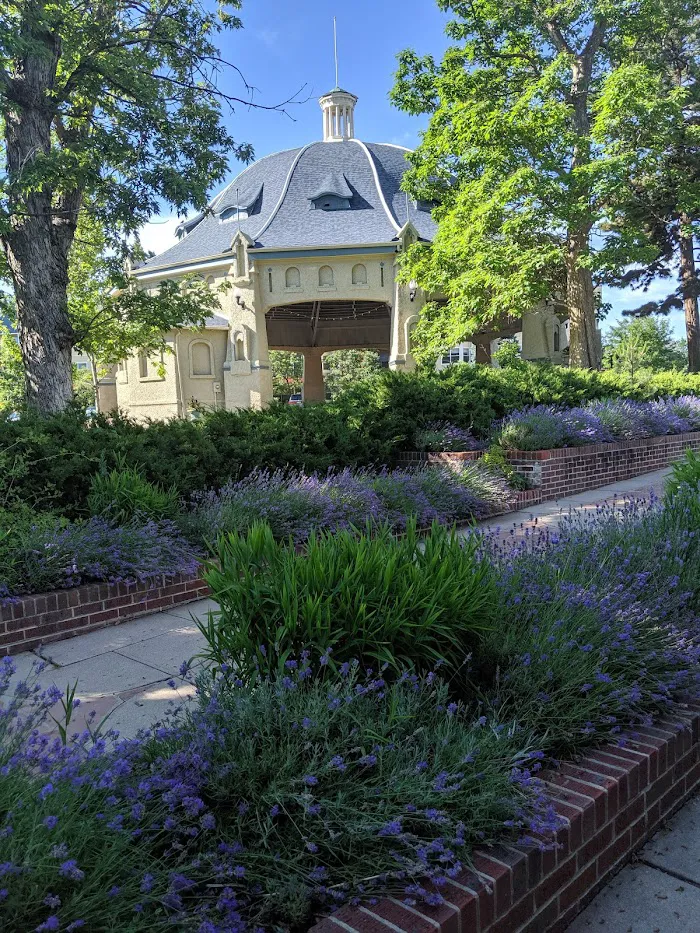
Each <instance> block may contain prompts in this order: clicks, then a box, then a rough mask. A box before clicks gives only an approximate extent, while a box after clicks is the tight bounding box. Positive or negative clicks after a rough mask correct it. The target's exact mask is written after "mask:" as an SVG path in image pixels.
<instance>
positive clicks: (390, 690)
mask: <svg viewBox="0 0 700 933" xmlns="http://www.w3.org/2000/svg"><path fill="white" fill-rule="evenodd" d="M292 661H293V659H290V664H289V669H288V670H287V671H286V672H285V674H284V676H282V675H280V677H277V678H274V679H272V680H271V681H267V682H258V683H257V684H256V685H255V688H254V689H252V690H250V689H248V688H246V687H245V686H244V685H243V684H242V683H241V681H239V680H237V679H235V678H234V677H232V676H231V675H230V674H228V675H224V676H222V677H220V678H219V679H218V680H217V681H215V682H211V681H208V682H207V683H206V684H201V685H200V701H199V704H198V706H197V707H196V708H195V709H192V710H190V711H188V712H187V713H185V714H184V715H181V716H180V717H179V718H176V719H172V720H171V721H170V722H168V723H165V724H162V725H158V726H156V727H155V728H154V729H153V730H151V731H150V732H149V733H147V734H145V735H142V736H141V737H140V738H139V739H137V740H133V741H130V742H123V743H119V744H117V745H116V746H112V745H111V744H110V742H109V741H108V740H105V739H99V740H98V741H97V744H95V745H92V744H91V741H90V734H89V732H85V733H83V734H80V735H77V736H75V737H74V739H72V740H71V741H70V742H69V743H68V744H67V745H63V744H62V743H61V742H60V740H58V739H57V740H52V739H51V738H50V737H48V736H44V735H41V734H40V733H39V732H37V731H36V730H34V731H33V732H31V731H30V729H29V727H28V726H27V725H25V724H24V723H23V722H22V721H21V719H20V713H19V707H20V706H22V705H25V706H26V703H27V693H29V694H31V693H32V691H31V689H30V688H28V687H26V686H25V688H23V689H22V690H21V691H20V699H19V700H18V699H17V698H15V699H14V700H13V701H12V702H11V703H10V706H9V708H8V709H7V710H3V718H2V722H3V723H4V726H2V727H0V728H5V729H6V730H7V729H8V728H9V730H10V731H13V730H14V731H15V732H16V734H17V735H18V736H21V737H22V738H23V739H24V743H23V744H22V745H21V747H20V748H18V747H15V746H14V745H13V746H12V747H11V748H9V749H7V750H6V749H5V747H3V750H2V752H0V871H1V872H2V885H3V887H2V889H1V893H0V925H2V927H3V929H16V930H27V931H30V930H32V931H42V933H43V931H51V930H61V931H78V930H81V929H82V930H103V929H104V930H106V929H112V930H120V931H121V930H128V931H130V933H142V931H146V930H153V929H155V930H161V929H162V930H166V929H188V930H189V929H191V930H193V931H198V933H212V931H214V933H215V931H223V930H226V931H235V933H245V931H250V933H253V931H255V930H258V931H259V930H268V929H269V930H272V929H275V930H281V929H304V928H306V927H308V926H309V925H310V922H311V921H312V919H313V916H314V913H315V912H316V911H318V910H319V909H320V910H330V909H333V908H334V907H335V906H338V905H340V904H343V903H345V902H349V901H354V900H355V899H358V898H360V897H368V896H369V897H371V896H372V895H376V894H380V893H384V892H387V891H389V892H392V893H395V894H397V895H399V896H401V897H402V898H404V899H405V900H406V901H407V902H408V903H409V904H412V903H416V901H418V900H427V901H428V902H429V903H435V902H439V901H440V896H439V894H435V893H431V892H433V891H434V889H433V888H431V889H430V890H429V887H428V884H427V882H428V881H429V880H432V881H433V882H434V884H435V885H437V888H438V890H439V887H440V885H441V884H442V883H443V882H444V879H446V878H450V877H454V876H456V875H457V874H459V872H460V871H461V869H462V865H463V864H464V863H468V861H469V858H470V851H471V848H472V847H473V846H474V845H475V844H477V843H480V844H483V843H488V842H490V841H492V840H495V839H498V838H499V837H502V835H503V834H504V832H505V833H509V834H511V835H512V836H513V838H517V837H518V836H522V837H526V838H531V837H532V835H533V834H537V835H538V837H539V838H540V839H541V841H542V843H543V844H546V840H547V838H551V832H552V831H553V830H554V829H556V828H557V827H558V825H559V821H558V818H557V817H556V815H555V814H554V812H553V810H552V808H551V807H550V805H549V803H548V801H547V799H546V797H545V796H544V793H543V789H542V786H541V784H540V782H539V781H538V779H537V776H536V771H537V770H538V769H539V767H540V766H541V757H542V756H541V754H540V753H539V752H538V751H537V750H536V749H535V748H534V747H533V746H532V745H531V738H530V737H529V736H527V735H525V734H524V733H523V734H520V735H518V736H515V735H514V734H513V733H512V732H511V731H510V730H508V729H505V728H503V727H502V726H501V725H500V724H499V723H497V722H491V721H486V720H483V719H481V718H478V719H474V717H473V716H471V715H470V713H469V711H468V710H466V709H465V708H463V707H462V706H461V705H460V704H458V703H455V702H452V701H451V700H450V698H449V696H448V691H447V687H446V685H445V684H444V683H443V682H442V681H441V680H440V679H439V678H437V677H435V675H434V674H429V675H427V676H426V677H425V678H422V679H419V678H418V677H417V676H416V675H415V674H407V675H405V676H404V677H402V678H399V679H398V680H395V681H394V682H393V683H385V682H384V679H383V676H382V673H381V671H376V670H375V671H374V672H372V671H368V672H366V673H364V672H361V671H360V669H359V668H358V666H357V665H356V664H346V665H344V666H343V668H342V669H341V670H340V671H338V673H337V674H336V675H334V676H330V677H328V676H326V677H324V678H323V679H321V678H319V677H318V676H316V670H312V667H311V665H310V664H309V662H308V655H302V656H301V657H300V658H299V659H298V661H294V663H292ZM321 663H323V662H322V661H321ZM9 669H10V668H9V665H7V664H5V666H4V668H3V671H4V673H3V674H0V691H2V689H3V687H5V686H6V684H7V674H8V671H9ZM51 699H52V698H51V696H47V697H46V698H44V697H38V698H37V699H35V700H34V702H35V703H37V702H38V706H39V708H44V709H45V707H46V705H47V704H48V703H50V702H51ZM8 724H9V725H8ZM36 724H37V720H36V719H35V720H33V721H32V725H36Z"/></svg>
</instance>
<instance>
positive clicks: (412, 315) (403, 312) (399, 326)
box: [389, 267, 425, 372]
mask: <svg viewBox="0 0 700 933" xmlns="http://www.w3.org/2000/svg"><path fill="white" fill-rule="evenodd" d="M394 268H395V272H394V276H395V278H394V301H393V304H392V308H391V344H390V348H389V369H397V370H400V371H401V372H410V371H411V370H413V369H415V368H416V363H415V360H414V359H413V354H412V353H411V348H410V346H409V331H410V328H411V325H412V324H414V323H415V322H416V321H417V319H418V316H419V315H420V312H421V309H422V307H423V305H424V304H425V298H424V296H423V293H422V291H421V290H420V289H417V290H416V294H415V295H414V297H413V301H411V295H410V289H409V287H408V285H402V284H400V283H399V282H397V281H396V267H394Z"/></svg>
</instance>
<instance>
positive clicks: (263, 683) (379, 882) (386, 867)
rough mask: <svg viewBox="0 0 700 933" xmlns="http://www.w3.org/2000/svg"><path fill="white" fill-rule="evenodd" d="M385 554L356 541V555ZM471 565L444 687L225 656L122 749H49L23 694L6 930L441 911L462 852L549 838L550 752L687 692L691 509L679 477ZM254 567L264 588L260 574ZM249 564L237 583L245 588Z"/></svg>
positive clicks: (692, 628) (693, 639)
mask: <svg viewBox="0 0 700 933" xmlns="http://www.w3.org/2000/svg"><path fill="white" fill-rule="evenodd" d="M440 534H442V535H444V534H445V532H444V531H442V532H440ZM338 540H342V535H341V536H340V539H339V538H330V536H329V538H328V542H329V546H330V544H333V545H334V546H337V542H338ZM377 540H378V539H377V537H372V536H368V537H367V538H365V539H362V541H358V539H357V537H352V536H348V544H351V545H352V547H353V548H354V549H355V550H354V551H353V553H355V554H358V553H360V552H362V553H365V551H366V549H367V548H368V547H369V552H370V553H373V552H372V550H371V545H372V544H373V543H376V542H377ZM392 542H395V539H394V538H391V541H390V542H387V543H388V545H389V550H390V548H391V546H393V545H392ZM414 543H417V542H414ZM268 544H269V547H270V548H272V547H273V546H274V547H279V546H278V545H276V544H275V543H274V541H272V540H271V539H270V537H269V531H268ZM431 547H432V545H431V543H430V540H428V541H427V542H426V564H425V567H426V569H428V570H429V572H430V573H431V575H435V574H437V572H438V571H439V569H440V566H441V565H442V563H444V561H441V560H437V561H436V560H435V557H436V555H437V556H440V557H441V556H442V552H440V550H439V548H438V549H437V550H435V549H434V553H432V555H431ZM266 553H267V552H265V554H266ZM382 553H383V554H386V553H387V549H386V548H384V549H382V550H381V552H380V554H379V556H381V554H382ZM467 553H468V554H470V555H472V560H473V561H476V562H477V563H479V562H481V561H482V560H483V561H486V560H488V561H489V565H490V566H491V567H493V573H494V574H495V576H496V577H497V588H496V589H495V590H493V589H492V590H491V591H490V596H489V606H490V612H491V613H493V614H494V617H497V618H498V627H497V628H494V629H493V630H492V631H488V630H487V631H485V632H484V633H483V634H482V635H481V638H480V651H479V658H478V663H473V665H472V667H471V669H469V670H467V668H466V667H460V669H459V672H458V673H456V674H455V673H452V676H450V677H449V679H444V680H443V679H442V678H441V677H440V676H436V675H435V674H434V673H432V672H429V673H427V674H425V675H424V676H423V677H419V676H418V675H417V674H416V673H412V672H409V673H406V672H404V673H400V672H399V671H398V670H397V671H394V670H392V669H390V668H386V669H384V670H382V668H381V667H380V666H378V665H377V664H376V663H373V664H372V665H371V668H372V669H370V670H367V671H363V670H362V667H361V666H360V665H358V664H356V663H354V662H352V661H351V660H349V659H348V660H341V656H342V652H343V650H344V647H343V644H342V643H341V642H339V643H336V645H334V646H328V645H327V643H325V642H322V643H321V647H320V658H319V659H318V660H317V661H316V663H314V664H311V663H310V654H309V653H308V652H305V651H301V652H299V653H292V652H290V653H287V654H285V655H284V657H282V656H281V655H280V657H279V658H278V660H279V661H281V662H282V663H281V664H279V665H276V664H275V665H268V667H267V669H268V670H269V672H270V676H269V677H267V678H260V677H259V675H258V673H257V671H255V664H254V663H253V665H252V672H253V682H252V683H251V684H246V683H245V679H244V678H241V677H240V672H239V671H238V670H236V669H235V668H234V667H231V666H230V665H231V661H233V660H235V657H236V656H235V653H233V655H232V656H229V657H228V660H222V662H221V664H220V672H219V674H218V676H216V677H215V678H212V677H211V676H210V677H209V678H207V679H204V680H202V681H200V683H199V702H198V704H197V705H196V706H195V707H194V708H193V709H190V710H188V711H185V712H183V713H180V715H175V714H173V716H172V717H171V718H168V719H166V721H164V722H161V723H158V724H156V725H155V726H154V727H153V729H152V730H150V731H149V732H148V733H147V734H145V735H142V736H141V737H139V738H138V739H135V740H131V741H127V742H122V743H118V744H116V745H112V744H111V741H112V739H111V738H110V737H109V736H105V737H103V738H99V737H98V738H97V741H96V744H93V739H94V738H95V736H94V733H91V731H90V730H86V731H85V732H83V733H81V734H79V735H76V736H75V737H73V738H70V737H66V738H67V741H64V740H62V737H61V735H60V734H59V735H58V736H56V738H53V737H52V736H51V735H47V734H45V732H44V727H42V716H45V715H46V713H47V712H48V711H49V710H50V709H51V707H52V706H53V704H55V703H57V702H60V701H61V694H60V692H59V691H57V690H55V689H54V690H48V691H43V692H42V691H41V690H40V689H39V688H37V687H32V686H31V684H26V683H25V684H22V685H20V687H19V689H18V693H17V694H16V696H15V697H14V698H13V699H12V700H11V701H10V703H9V705H8V706H6V707H5V706H3V707H0V874H1V878H0V927H1V928H3V929H11V930H15V929H16V930H27V931H41V933H44V931H51V930H60V931H77V930H80V929H86V930H93V929H94V930H102V929H114V930H128V931H130V933H145V931H147V930H154V929H155V930H158V929H164V930H165V929H173V928H175V929H191V930H193V931H195V930H196V931H197V933H216V931H219V930H227V931H236V933H248V931H250V933H254V931H255V930H264V929H270V930H273V929H274V930H284V929H303V928H306V927H308V926H309V925H310V923H311V921H312V920H313V919H314V917H315V915H316V913H317V912H318V911H319V910H320V911H327V910H332V909H333V908H334V907H336V906H337V905H340V904H343V903H347V902H354V901H356V900H357V899H359V898H372V897H374V896H379V895H381V894H384V893H387V892H388V893H391V894H393V895H395V896H398V897H401V898H402V899H404V900H406V901H407V902H408V903H409V904H413V903H415V902H416V901H417V900H425V901H428V902H429V903H438V902H439V901H440V894H439V891H440V887H441V884H442V882H443V881H444V879H446V878H452V877H454V876H458V875H459V872H460V871H461V868H462V866H464V865H468V864H469V857H470V852H471V849H472V848H473V847H474V846H475V845H483V844H484V843H489V842H491V841H494V842H497V841H499V840H503V839H504V838H510V839H516V838H519V839H521V840H522V841H537V842H539V843H540V844H547V842H548V841H549V840H551V838H552V832H553V831H554V830H555V829H556V828H557V826H558V819H557V817H556V814H555V813H554V811H553V809H552V808H551V806H550V804H549V802H548V800H547V798H546V795H545V793H544V785H543V784H541V783H540V781H539V780H538V777H537V772H538V770H539V769H540V767H541V766H542V764H543V763H545V762H546V761H548V760H549V756H552V755H554V756H559V755H562V754H567V753H570V752H572V751H577V750H579V749H581V748H583V747H586V746H590V745H594V744H596V743H599V742H602V741H605V740H609V739H610V738H612V739H614V740H617V741H618V742H620V743H624V741H625V735H626V734H629V733H630V732H632V733H633V732H634V729H635V727H636V726H637V725H638V724H640V723H647V722H649V721H650V720H651V718H652V717H653V715H654V714H655V713H657V712H659V711H668V710H672V707H673V699H674V696H675V694H676V693H677V692H678V691H683V692H685V691H688V690H693V691H697V689H698V671H699V670H700V666H699V665H698V660H699V659H700V658H699V653H700V652H699V647H698V633H699V632H700V625H699V624H698V623H699V621H700V618H699V615H700V582H699V580H698V573H697V568H698V566H699V565H700V496H699V495H698V492H697V489H695V488H693V487H692V486H691V485H689V484H688V483H682V484H680V485H679V487H678V489H677V490H675V491H674V492H673V494H672V495H670V496H669V497H668V498H667V500H666V502H665V504H661V503H659V502H657V501H652V502H650V503H649V502H636V501H632V502H629V503H628V504H626V505H625V506H623V507H622V508H619V507H607V506H603V507H601V508H600V509H599V510H598V511H597V513H596V514H595V515H593V516H588V517H573V518H572V519H571V520H570V521H569V522H564V524H563V526H562V528H561V530H560V531H558V532H557V533H556V534H553V533H551V532H547V531H542V532H539V533H537V534H536V535H535V536H533V537H532V538H530V539H528V540H526V541H525V542H524V543H522V544H519V545H517V546H515V547H506V546H505V545H503V544H502V543H500V539H497V538H495V537H493V538H485V537H483V536H480V535H476V534H474V535H473V536H472V538H471V540H470V542H468V544H467ZM286 554H288V555H289V556H290V557H291V556H295V557H299V556H300V555H296V554H295V552H294V551H293V549H289V548H287V549H286ZM419 554H420V550H419V549H418V548H416V552H415V553H414V556H413V561H414V563H415V562H417V561H419V560H420V557H419ZM259 556H260V555H259ZM261 556H262V557H264V559H261V561H260V564H259V567H258V572H260V571H262V572H263V573H266V572H268V571H272V569H273V568H272V567H271V566H270V563H269V559H268V557H267V556H265V555H264V554H261ZM243 557H245V561H240V562H238V561H237V562H236V567H237V571H238V572H239V573H245V572H246V571H249V572H250V573H251V574H253V573H254V570H255V565H254V562H252V563H251V562H250V561H248V558H249V557H250V554H249V553H247V552H246V554H244V555H243ZM346 558H347V552H343V551H342V549H340V550H338V553H337V568H338V574H340V568H341V567H345V568H347V567H348V566H350V567H352V566H353V565H352V562H351V561H348V560H347V559H346ZM455 559H456V558H455ZM246 561H247V562H246ZM384 564H385V571H386V573H388V574H389V579H390V581H394V580H396V579H400V578H401V577H402V576H403V570H404V569H405V568H404V567H403V566H401V567H400V568H398V567H397V566H393V565H392V564H391V562H389V563H388V564H387V563H386V561H385V562H384ZM360 565H361V566H363V567H366V566H369V564H368V562H361V564H360ZM371 566H374V567H375V570H376V572H375V573H374V576H375V577H376V579H377V580H379V564H378V561H375V562H374V563H371ZM399 569H400V570H401V573H399V572H398V570H399ZM488 573H489V574H491V573H492V571H491V570H489V571H488ZM270 576H272V574H271V573H270ZM462 577H464V574H462ZM438 582H440V580H438ZM406 585H407V586H408V584H406ZM491 586H493V584H491ZM347 587H348V591H350V589H357V588H358V579H357V578H353V577H352V575H350V576H349V577H348V578H347ZM242 588H243V587H242ZM280 591H281V590H280ZM324 592H328V589H327V588H326V589H324ZM414 593H415V590H414ZM397 594H398V590H396V592H395V593H394V602H393V603H392V605H393V606H394V607H396V606H398V605H400V604H401V601H400V600H399V599H398V598H397ZM476 595H477V598H478V592H477V594H476ZM464 596H465V594H464V593H458V594H457V597H458V599H460V600H462V601H463V600H464ZM241 598H242V597H241ZM252 602H253V598H252V597H251V603H252ZM263 602H264V601H263ZM307 603H308V601H307ZM300 604H301V603H300ZM462 604H464V602H463V603H462ZM467 604H469V602H467ZM403 605H407V604H406V603H405V602H404V603H403ZM353 618H356V616H353ZM379 618H383V615H382V616H380V617H379ZM410 619H412V620H413V621H414V623H415V619H416V613H415V611H414V610H413V609H412V610H411V614H410ZM343 624H344V629H343V630H344V631H348V630H349V629H348V626H347V623H345V622H344V623H343ZM349 631H350V635H353V634H355V635H356V633H353V631H352V630H349ZM414 633H415V628H414V629H413V630H409V631H408V632H407V633H406V634H405V635H402V630H401V629H400V628H399V629H397V631H395V632H387V633H386V634H387V635H390V641H391V643H392V644H394V643H395V638H401V637H404V638H405V641H406V643H408V642H410V641H412V640H413V638H412V636H413V634H414ZM308 634H309V633H307V635H308ZM322 634H323V632H322ZM449 635H450V633H449V632H448V631H445V632H443V633H441V634H440V637H441V638H445V639H448V638H449ZM299 637H300V640H301V638H302V636H299ZM446 643H447V642H446ZM329 647H333V648H334V650H329ZM258 660H259V665H258V666H261V665H264V664H268V661H269V655H268V654H266V653H264V652H260V657H259V659H258ZM489 661H490V663H486V662H489ZM11 663H12V662H11V661H8V660H7V659H6V660H5V661H4V662H2V663H0V694H2V693H4V692H5V689H6V687H7V682H8V679H9V672H10V670H11ZM428 666H429V665H428ZM186 667H187V666H186V665H185V666H184V667H183V670H182V674H183V676H184V675H185V674H186ZM278 667H279V669H278ZM458 694H461V697H460V696H459V695H458ZM65 702H66V704H69V703H70V694H69V695H68V697H67V698H66V700H65ZM429 881H430V882H432V883H433V884H432V885H429V884H428V883H427V882H429Z"/></svg>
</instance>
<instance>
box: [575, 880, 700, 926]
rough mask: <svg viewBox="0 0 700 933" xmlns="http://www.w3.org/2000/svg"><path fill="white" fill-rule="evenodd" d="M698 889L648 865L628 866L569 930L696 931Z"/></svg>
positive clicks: (699, 907) (698, 913)
mask: <svg viewBox="0 0 700 933" xmlns="http://www.w3.org/2000/svg"><path fill="white" fill-rule="evenodd" d="M699 916H700V888H697V887H695V885H692V884H684V883H683V882H682V881H679V880H678V879H677V878H673V877H672V876H671V875H666V874H664V872H662V871H658V870H657V869H655V868H650V867H648V866H647V865H641V864H636V865H628V866H627V868H623V870H622V871H621V872H620V874H619V875H616V876H615V878H613V880H612V881H611V882H610V884H609V885H608V886H607V887H606V888H604V889H603V890H602V891H601V893H600V894H599V895H598V896H597V897H596V898H595V900H593V901H592V902H591V904H590V905H589V906H588V907H587V908H586V910H584V911H583V913H582V914H580V915H579V916H578V917H577V918H576V920H574V922H573V923H572V924H571V926H570V927H569V928H568V933H590V931H591V930H603V931H605V933H697V930H698V917H699Z"/></svg>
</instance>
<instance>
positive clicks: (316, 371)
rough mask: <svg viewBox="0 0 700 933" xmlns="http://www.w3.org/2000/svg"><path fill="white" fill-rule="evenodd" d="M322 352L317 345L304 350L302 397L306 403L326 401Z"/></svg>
mask: <svg viewBox="0 0 700 933" xmlns="http://www.w3.org/2000/svg"><path fill="white" fill-rule="evenodd" d="M322 356H323V354H322V352H321V350H319V349H318V348H316V347H312V348H310V349H308V350H304V388H303V394H302V397H303V399H304V403H305V404H307V405H308V404H311V403H315V402H325V400H326V386H325V383H324V381H323V362H322Z"/></svg>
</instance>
